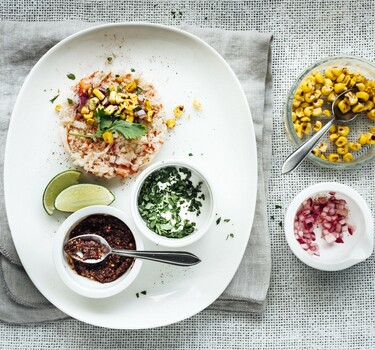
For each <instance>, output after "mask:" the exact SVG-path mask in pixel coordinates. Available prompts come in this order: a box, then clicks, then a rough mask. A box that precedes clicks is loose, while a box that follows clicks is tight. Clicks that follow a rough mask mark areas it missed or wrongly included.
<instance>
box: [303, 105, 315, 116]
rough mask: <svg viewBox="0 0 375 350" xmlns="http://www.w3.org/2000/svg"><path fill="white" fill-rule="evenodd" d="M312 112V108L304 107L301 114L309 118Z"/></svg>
mask: <svg viewBox="0 0 375 350" xmlns="http://www.w3.org/2000/svg"><path fill="white" fill-rule="evenodd" d="M313 110H314V107H313V106H310V107H306V108H305V109H304V110H303V113H304V114H305V116H306V117H311V115H312V112H313Z"/></svg>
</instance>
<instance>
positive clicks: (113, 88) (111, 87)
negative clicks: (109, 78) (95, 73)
mask: <svg viewBox="0 0 375 350" xmlns="http://www.w3.org/2000/svg"><path fill="white" fill-rule="evenodd" d="M108 90H109V91H115V90H116V88H115V87H114V86H113V85H109V86H108Z"/></svg>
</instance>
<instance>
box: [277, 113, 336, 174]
mask: <svg viewBox="0 0 375 350" xmlns="http://www.w3.org/2000/svg"><path fill="white" fill-rule="evenodd" d="M334 121H335V119H334V118H332V119H331V120H330V121H329V122H328V123H327V124H326V125H324V126H323V127H322V128H321V129H320V130H319V131H318V132H317V133H316V134H314V135H313V136H312V137H311V138H310V139H309V140H308V141H306V142H305V143H303V144H302V145H301V146H299V147H298V148H297V149H296V150H295V151H294V152H293V153H292V154H291V155H290V156H289V157H288V158H287V159H286V160H285V162H284V164H283V167H282V169H281V173H282V174H287V173H289V172H291V171H292V170H294V169H296V168H297V167H298V166H299V165H300V164H301V163H302V161H303V160H304V159H305V158H306V157H307V156H308V154H309V153H310V152H311V151H312V149H313V148H314V146H315V145H316V144H317V143H318V141H319V140H320V139H321V138H322V136H323V135H324V134H325V133H326V132H327V131H328V130H329V128H330V127H331V125H332V124H333V123H334Z"/></svg>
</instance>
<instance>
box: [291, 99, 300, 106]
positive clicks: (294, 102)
mask: <svg viewBox="0 0 375 350" xmlns="http://www.w3.org/2000/svg"><path fill="white" fill-rule="evenodd" d="M300 104H301V101H299V100H296V99H295V98H294V99H293V102H292V107H293V108H298V107H299V105H300Z"/></svg>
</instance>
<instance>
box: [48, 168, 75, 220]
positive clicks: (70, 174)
mask: <svg viewBox="0 0 375 350" xmlns="http://www.w3.org/2000/svg"><path fill="white" fill-rule="evenodd" d="M81 175H82V172H81V171H78V170H65V171H63V172H61V173H59V174H57V175H56V176H55V177H53V178H52V179H51V181H50V182H49V183H48V185H47V186H46V188H45V189H44V192H43V197H42V203H43V208H44V210H45V211H46V213H47V214H48V215H52V214H53V212H54V211H55V209H56V208H55V200H56V197H57V196H58V195H59V193H60V192H61V191H63V190H65V189H66V188H67V187H69V186H72V185H74V184H77V183H78V179H79V178H80V176H81Z"/></svg>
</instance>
